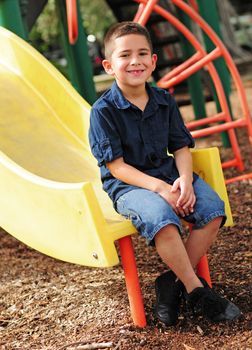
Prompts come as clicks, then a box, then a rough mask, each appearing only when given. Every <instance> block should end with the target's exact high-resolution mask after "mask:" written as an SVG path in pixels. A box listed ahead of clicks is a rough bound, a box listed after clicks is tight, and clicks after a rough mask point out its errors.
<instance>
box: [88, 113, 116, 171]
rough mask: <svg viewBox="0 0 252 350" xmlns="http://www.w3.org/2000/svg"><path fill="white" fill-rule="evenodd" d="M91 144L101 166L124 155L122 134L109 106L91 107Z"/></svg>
mask: <svg viewBox="0 0 252 350" xmlns="http://www.w3.org/2000/svg"><path fill="white" fill-rule="evenodd" d="M89 144H90V148H91V151H92V153H93V155H94V157H95V158H96V159H97V161H98V165H99V166H102V165H105V164H106V163H108V162H111V161H113V160H115V159H117V158H119V157H122V155H123V151H122V146H121V140H120V136H119V134H118V131H117V130H116V126H115V124H114V123H113V118H112V115H111V114H110V113H109V110H108V109H107V108H100V109H99V108H92V109H91V114H90V128H89Z"/></svg>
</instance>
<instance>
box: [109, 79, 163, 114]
mask: <svg viewBox="0 0 252 350" xmlns="http://www.w3.org/2000/svg"><path fill="white" fill-rule="evenodd" d="M146 89H147V92H148V95H149V99H150V102H151V104H153V105H155V104H156V105H165V106H168V105H169V98H167V97H168V96H167V95H168V93H167V92H166V91H165V90H163V89H159V88H156V89H152V88H151V87H150V85H149V84H148V83H146ZM111 92H112V97H113V100H114V103H115V105H116V107H117V108H119V109H126V108H129V107H130V106H132V104H131V103H130V102H129V101H128V100H127V99H126V98H125V97H124V96H123V94H122V91H121V89H120V88H119V86H118V85H117V83H116V81H114V82H113V84H112V86H111ZM153 107H154V106H153Z"/></svg>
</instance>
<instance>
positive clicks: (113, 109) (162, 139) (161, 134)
mask: <svg viewBox="0 0 252 350" xmlns="http://www.w3.org/2000/svg"><path fill="white" fill-rule="evenodd" d="M146 89H147V92H148V95H149V100H148V103H147V105H146V107H145V110H144V111H142V110H140V109H139V108H138V107H136V106H135V105H133V104H132V103H130V102H129V101H128V100H126V99H125V97H124V96H123V94H122V92H121V90H120V89H119V87H118V85H117V84H116V82H114V83H113V85H112V87H111V89H109V90H108V91H106V92H105V93H104V94H103V95H102V96H101V97H100V98H99V99H98V100H97V101H96V102H95V103H94V105H93V107H92V109H91V117H90V129H89V143H90V147H91V151H92V153H93V155H94V156H95V158H96V159H97V161H98V165H99V167H100V172H101V180H102V183H103V189H104V190H105V191H106V192H107V193H108V195H109V196H110V198H111V199H112V201H113V202H114V204H115V202H116V201H117V199H118V198H119V197H120V196H121V195H122V194H124V193H126V192H128V191H131V190H133V189H136V188H137V187H135V186H131V185H128V184H126V183H124V182H122V181H120V180H118V179H116V178H114V177H113V176H112V175H111V173H110V171H109V170H108V168H107V167H106V163H107V162H111V161H112V160H115V159H117V158H119V157H123V159H124V162H125V163H127V164H129V165H132V166H133V167H135V168H136V169H138V170H140V171H142V172H144V173H145V174H148V175H151V176H154V177H156V178H159V179H161V180H164V181H166V182H167V183H169V184H172V183H173V182H174V180H175V179H176V178H177V177H179V174H178V171H177V168H176V165H175V161H174V158H173V157H172V156H171V155H169V154H168V153H167V151H168V152H169V153H170V154H172V153H173V152H175V151H176V150H178V149H180V148H182V147H185V146H188V147H194V140H193V138H192V136H191V134H190V133H189V131H188V130H187V128H186V127H185V125H184V122H183V120H182V117H181V115H180V112H179V110H178V107H177V105H176V103H175V101H174V99H173V98H172V96H171V95H170V94H169V93H168V92H167V91H165V90H163V89H159V88H156V87H150V86H149V85H148V84H146Z"/></svg>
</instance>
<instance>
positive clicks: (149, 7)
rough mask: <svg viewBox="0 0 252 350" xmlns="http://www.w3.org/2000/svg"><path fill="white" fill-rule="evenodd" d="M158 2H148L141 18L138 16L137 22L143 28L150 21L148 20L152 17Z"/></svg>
mask: <svg viewBox="0 0 252 350" xmlns="http://www.w3.org/2000/svg"><path fill="white" fill-rule="evenodd" d="M157 1H158V0H148V1H147V2H146V5H145V7H144V8H143V10H142V12H141V14H140V16H138V20H137V22H138V23H139V24H141V25H142V26H144V25H145V24H146V22H147V21H148V19H149V18H150V15H151V13H152V11H153V8H154V6H155V5H156V3H157Z"/></svg>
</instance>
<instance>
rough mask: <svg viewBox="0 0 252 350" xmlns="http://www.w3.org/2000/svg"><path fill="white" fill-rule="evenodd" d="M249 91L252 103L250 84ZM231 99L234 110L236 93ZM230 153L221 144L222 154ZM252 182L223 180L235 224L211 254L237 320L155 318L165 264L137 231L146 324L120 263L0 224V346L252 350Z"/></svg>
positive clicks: (11, 349) (246, 152) (245, 149)
mask: <svg viewBox="0 0 252 350" xmlns="http://www.w3.org/2000/svg"><path fill="white" fill-rule="evenodd" d="M246 90H247V95H248V97H249V99H250V106H251V109H252V103H251V96H252V84H251V82H250V83H249V82H248V81H246ZM233 101H234V104H235V108H237V110H239V105H238V104H237V103H236V98H235V96H234V99H233ZM238 138H239V143H240V144H241V152H242V155H243V158H244V159H245V164H246V170H247V172H248V171H252V168H251V159H252V157H251V156H252V152H251V149H252V148H251V147H250V146H249V144H248V138H247V134H246V132H244V131H239V133H238ZM205 142H206V144H207V143H209V142H210V139H208V140H207V141H205ZM214 142H215V143H216V144H217V145H221V143H220V141H218V140H214ZM230 152H231V151H230V150H226V149H225V150H223V151H222V154H223V157H224V158H226V157H228V156H229V155H230V154H231V153H230ZM230 173H231V171H230V170H229V171H228V172H227V173H226V174H227V175H230ZM251 185H252V183H251V180H250V181H248V180H247V181H243V182H235V183H232V184H229V185H228V187H227V188H228V193H229V198H230V202H231V206H232V211H233V217H234V221H235V226H234V227H232V228H223V229H222V230H221V234H220V236H219V239H218V241H217V242H216V243H215V244H214V246H213V247H212V249H211V252H210V254H209V263H210V267H211V275H212V280H213V284H214V287H215V289H216V290H218V291H219V292H221V293H223V294H224V295H225V296H227V297H228V298H229V299H231V300H233V301H234V302H235V303H236V304H238V305H239V307H240V308H241V310H242V312H243V318H242V319H241V320H238V321H236V322H235V323H233V324H220V325H212V324H209V323H208V322H206V321H203V320H201V319H199V318H197V319H192V318H191V314H190V313H189V312H188V311H187V310H184V309H183V310H182V311H183V312H182V315H181V317H180V320H179V322H178V324H177V325H176V326H175V327H172V328H170V329H169V328H165V327H163V326H162V325H161V324H159V323H158V322H157V321H156V320H155V319H154V317H153V314H152V308H153V303H154V300H155V296H154V289H153V281H154V279H155V278H156V277H157V275H158V274H159V272H162V271H164V266H163V264H162V263H161V261H160V260H159V258H158V257H157V255H156V253H155V251H154V249H152V248H147V247H146V246H145V243H144V241H143V240H142V239H141V238H139V237H134V242H135V247H136V256H137V264H138V267H139V275H140V281H141V285H142V290H143V295H144V303H145V307H146V313H147V319H148V326H147V327H146V328H144V329H137V328H135V327H134V326H133V324H132V322H131V318H130V313H129V307H128V300H127V294H126V291H125V285H124V278H123V273H122V269H121V267H120V266H117V267H115V268H112V269H92V268H86V267H82V266H76V265H72V264H68V263H64V262H60V261H56V260H54V259H51V258H50V257H47V256H44V255H42V254H40V253H38V252H36V251H34V250H32V249H29V248H27V247H26V246H25V245H23V244H22V243H20V242H18V241H17V240H16V239H15V238H12V237H11V236H10V235H8V234H7V233H5V232H4V231H3V230H1V229H0V242H1V247H0V253H1V265H0V278H1V284H0V349H1V350H17V349H19V350H25V349H29V350H42V349H43V350H47V349H48V350H49V349H50V350H56V349H57V350H59V349H61V350H63V349H65V350H70V349H71V350H73V349H76V350H80V349H91V348H98V347H96V345H97V344H99V343H102V345H103V346H104V348H105V346H107V348H110V349H114V350H116V349H119V350H138V349H139V350H140V349H143V350H167V349H169V350H180V349H181V350H193V349H194V350H196V349H197V350H205V349H215V350H220V349H222V350H224V349H225V350H236V349H240V350H251V349H252V298H251V285H252V284H251V267H252V266H251V265H252V264H251V261H252V259H251V258H252V253H251V251H252V250H251V231H252V224H251V216H252V190H251ZM13 219H14V218H13ZM72 343H74V345H71V344H72ZM91 343H92V344H93V347H91V345H90V344H91ZM102 345H100V347H99V348H101V346H102Z"/></svg>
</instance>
